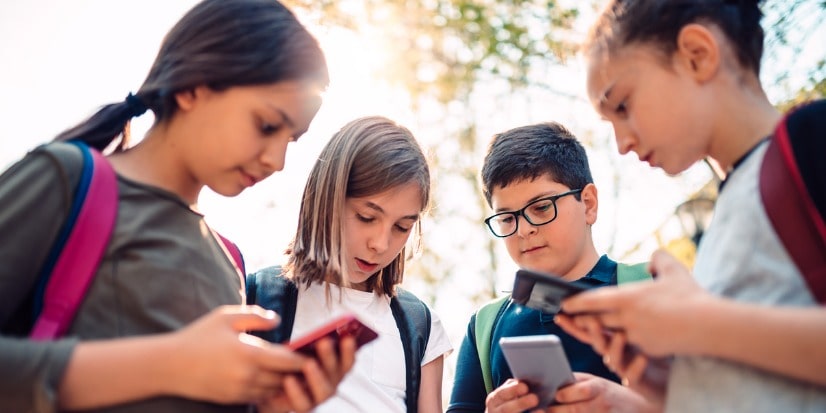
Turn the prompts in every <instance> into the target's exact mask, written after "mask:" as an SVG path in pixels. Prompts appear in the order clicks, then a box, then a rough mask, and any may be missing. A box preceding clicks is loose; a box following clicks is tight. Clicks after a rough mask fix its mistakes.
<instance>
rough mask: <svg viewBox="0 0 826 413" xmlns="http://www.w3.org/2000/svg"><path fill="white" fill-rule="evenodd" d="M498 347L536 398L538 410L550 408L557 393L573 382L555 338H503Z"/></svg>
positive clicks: (511, 367)
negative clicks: (537, 398) (537, 399)
mask: <svg viewBox="0 0 826 413" xmlns="http://www.w3.org/2000/svg"><path fill="white" fill-rule="evenodd" d="M499 347H500V348H502V354H504V355H505V360H506V361H507V362H508V366H509V367H510V369H511V373H513V377H515V378H517V379H519V380H522V381H525V382H526V383H528V386H529V387H530V389H531V393H535V394H536V395H537V396H539V407H540V408H544V407H547V406H549V405H550V404H552V402H553V401H554V397H555V396H556V391H557V390H558V389H559V388H560V387H562V386H565V385H566V384H570V383H573V382H574V374H573V372H571V365H570V364H568V358H567V357H566V356H565V350H564V349H563V348H562V342H560V341H559V337H557V336H556V335H554V334H546V335H539V336H519V337H502V338H501V339H499Z"/></svg>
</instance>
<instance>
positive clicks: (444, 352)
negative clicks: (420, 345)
mask: <svg viewBox="0 0 826 413" xmlns="http://www.w3.org/2000/svg"><path fill="white" fill-rule="evenodd" d="M452 351H453V346H452V345H451V344H450V338H449V337H448V336H447V331H445V327H444V326H443V325H442V320H441V319H440V318H439V316H438V315H437V314H436V313H435V312H433V311H432V310H431V311H430V337H429V338H428V339H427V348H426V349H425V352H424V356H423V357H422V366H424V365H425V364H427V363H430V362H431V361H433V360H435V359H436V358H438V357H439V356H445V357H447V356H449V355H450V353H451V352H452Z"/></svg>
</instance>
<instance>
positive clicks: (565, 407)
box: [547, 373, 659, 413]
mask: <svg viewBox="0 0 826 413" xmlns="http://www.w3.org/2000/svg"><path fill="white" fill-rule="evenodd" d="M574 377H575V378H576V381H575V382H574V383H573V384H570V385H568V386H565V387H562V388H560V389H559V390H558V391H557V392H556V401H557V402H558V403H559V404H557V405H554V406H551V407H549V408H548V410H547V411H548V412H549V413H578V412H605V413H608V412H611V413H624V412H629V413H631V412H655V411H658V410H659V408H658V407H657V406H656V405H654V404H652V403H649V402H648V401H647V400H645V398H644V397H643V396H642V395H640V394H637V393H636V392H634V391H633V390H631V389H629V388H627V387H623V386H621V385H619V384H617V383H614V382H612V381H610V380H606V379H603V378H601V377H597V376H594V375H591V374H588V373H574Z"/></svg>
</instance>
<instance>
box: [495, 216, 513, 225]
mask: <svg viewBox="0 0 826 413" xmlns="http://www.w3.org/2000/svg"><path fill="white" fill-rule="evenodd" d="M496 220H497V221H499V223H501V224H510V223H511V222H513V215H511V214H507V215H502V216H500V217H499V218H496Z"/></svg>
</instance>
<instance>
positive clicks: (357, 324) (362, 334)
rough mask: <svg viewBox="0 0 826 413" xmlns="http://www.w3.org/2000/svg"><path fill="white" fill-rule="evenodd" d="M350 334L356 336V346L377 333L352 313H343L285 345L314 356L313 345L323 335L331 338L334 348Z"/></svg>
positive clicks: (359, 346)
mask: <svg viewBox="0 0 826 413" xmlns="http://www.w3.org/2000/svg"><path fill="white" fill-rule="evenodd" d="M348 336H352V337H355V338H356V348H357V349H358V348H361V346H363V345H365V344H367V343H369V342H371V341H373V340H375V339H376V338H377V337H378V336H379V335H378V334H377V333H376V332H375V331H373V330H372V329H371V328H370V327H367V326H366V325H364V323H362V322H361V321H359V319H358V318H356V316H354V315H352V314H345V315H342V316H340V317H337V318H335V319H333V320H331V321H330V322H328V323H326V324H324V325H322V326H321V327H318V328H316V329H315V330H313V331H311V332H309V333H307V334H306V335H304V336H302V337H300V338H298V339H296V340H292V341H290V342H289V343H287V347H289V348H290V349H292V350H293V351H297V352H299V353H303V354H306V355H308V356H315V345H316V343H317V342H318V341H319V340H321V339H322V338H324V337H330V338H332V339H333V341H334V344H335V346H336V348H338V342H339V340H340V339H341V338H342V337H348Z"/></svg>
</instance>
